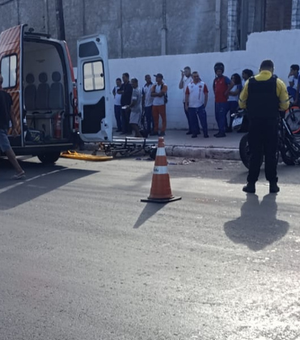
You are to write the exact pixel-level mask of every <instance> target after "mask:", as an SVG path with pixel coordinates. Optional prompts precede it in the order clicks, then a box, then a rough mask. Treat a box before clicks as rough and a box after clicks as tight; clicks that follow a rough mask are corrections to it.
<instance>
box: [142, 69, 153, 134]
mask: <svg viewBox="0 0 300 340" xmlns="http://www.w3.org/2000/svg"><path fill="white" fill-rule="evenodd" d="M145 81H146V84H145V85H144V86H143V89H142V110H143V112H145V118H146V122H147V132H148V134H150V133H151V132H152V129H153V117H152V104H153V97H151V88H152V86H153V83H152V81H151V76H150V75H149V74H146V75H145Z"/></svg>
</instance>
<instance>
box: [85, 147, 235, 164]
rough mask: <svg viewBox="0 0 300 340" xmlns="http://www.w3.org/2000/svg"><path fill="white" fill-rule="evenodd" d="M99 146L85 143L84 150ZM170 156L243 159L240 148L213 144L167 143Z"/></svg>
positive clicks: (167, 152) (92, 149)
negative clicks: (221, 146)
mask: <svg viewBox="0 0 300 340" xmlns="http://www.w3.org/2000/svg"><path fill="white" fill-rule="evenodd" d="M98 148H99V144H98V143H85V145H84V150H86V151H94V150H97V149H98ZM165 149H166V154H167V156H169V157H185V158H187V157H188V158H196V159H201V158H202V159H203V158H210V159H223V160H241V158H240V154H239V149H238V148H226V147H224V148H220V147H214V146H213V145H211V146H191V145H166V146H165Z"/></svg>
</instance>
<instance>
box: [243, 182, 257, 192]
mask: <svg viewBox="0 0 300 340" xmlns="http://www.w3.org/2000/svg"><path fill="white" fill-rule="evenodd" d="M243 191H245V192H247V193H249V194H254V193H255V183H251V182H248V183H247V184H246V185H245V186H244V187H243Z"/></svg>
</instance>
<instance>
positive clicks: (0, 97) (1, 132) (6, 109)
mask: <svg viewBox="0 0 300 340" xmlns="http://www.w3.org/2000/svg"><path fill="white" fill-rule="evenodd" d="M2 84H3V77H2V75H1V74H0V148H1V150H2V152H4V153H5V154H6V156H7V158H8V160H9V161H10V163H11V164H12V166H13V167H14V168H15V170H16V174H15V175H14V176H13V179H21V178H23V177H25V171H24V170H23V169H22V168H21V166H20V164H19V162H18V160H17V158H16V155H15V153H14V151H13V149H12V148H11V145H10V142H9V139H8V137H7V130H8V128H9V122H10V120H11V121H12V134H13V136H14V137H16V136H17V135H18V132H17V130H16V119H15V114H14V112H13V110H12V104H13V102H12V98H11V96H10V95H9V94H8V93H7V92H5V91H4V90H3V88H2Z"/></svg>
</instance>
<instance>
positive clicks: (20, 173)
mask: <svg viewBox="0 0 300 340" xmlns="http://www.w3.org/2000/svg"><path fill="white" fill-rule="evenodd" d="M24 177H25V171H22V172H19V173H18V174H15V175H13V176H12V179H22V178H24Z"/></svg>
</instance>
